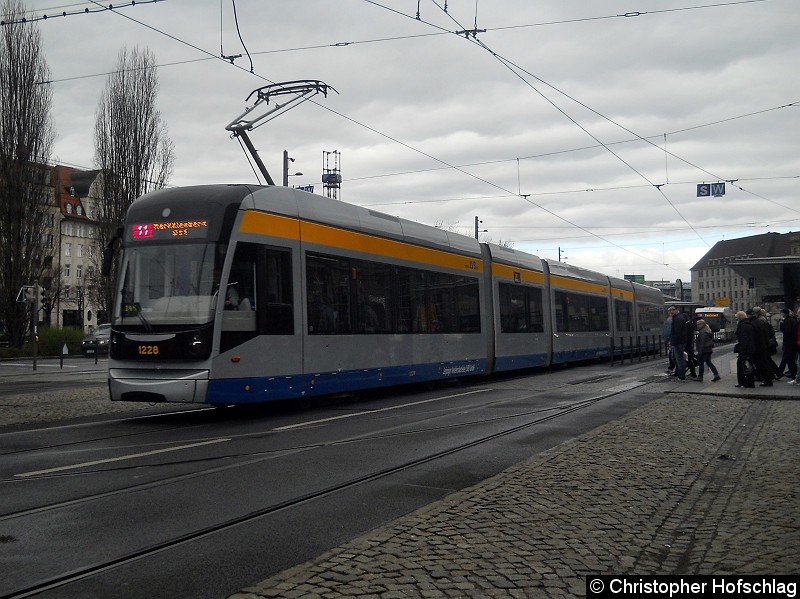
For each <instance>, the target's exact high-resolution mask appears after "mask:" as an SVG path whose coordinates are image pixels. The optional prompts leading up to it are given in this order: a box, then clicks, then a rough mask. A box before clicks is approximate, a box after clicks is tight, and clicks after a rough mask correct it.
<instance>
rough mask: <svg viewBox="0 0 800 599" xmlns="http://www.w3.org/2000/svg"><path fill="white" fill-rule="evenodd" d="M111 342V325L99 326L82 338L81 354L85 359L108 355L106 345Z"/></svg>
mask: <svg viewBox="0 0 800 599" xmlns="http://www.w3.org/2000/svg"><path fill="white" fill-rule="evenodd" d="M110 340H111V325H110V324H100V325H97V328H96V329H95V330H94V332H93V333H90V334H89V335H87V336H86V337H84V338H83V341H82V342H81V353H82V354H83V356H84V357H85V358H93V357H94V356H95V354H96V355H98V356H107V355H108V344H109V341H110Z"/></svg>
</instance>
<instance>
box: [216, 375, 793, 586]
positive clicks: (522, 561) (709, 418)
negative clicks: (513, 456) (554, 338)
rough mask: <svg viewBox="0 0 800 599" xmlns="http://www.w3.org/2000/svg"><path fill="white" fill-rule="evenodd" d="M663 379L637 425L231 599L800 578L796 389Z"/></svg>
mask: <svg viewBox="0 0 800 599" xmlns="http://www.w3.org/2000/svg"><path fill="white" fill-rule="evenodd" d="M734 384H735V380H733V379H732V378H731V376H730V375H728V376H727V377H725V378H724V379H723V381H720V382H718V383H714V384H712V385H708V384H707V383H706V384H705V385H704V386H702V387H701V386H700V385H698V384H696V383H690V382H686V383H677V382H673V381H668V382H665V383H664V384H659V385H657V386H658V387H661V388H662V389H661V390H660V391H658V393H659V395H660V397H659V398H657V399H655V400H654V401H652V402H651V403H649V404H648V405H646V406H644V407H643V408H641V409H639V410H637V411H635V412H632V413H630V414H628V415H627V416H625V417H623V418H621V419H619V420H617V421H614V422H611V423H609V424H607V425H604V426H602V427H600V428H597V429H595V430H594V431H591V432H589V433H587V434H586V435H584V436H582V437H580V438H578V439H576V440H575V441H573V442H570V443H567V444H564V445H560V446H558V447H556V448H553V449H552V450H550V451H547V452H545V453H542V454H540V455H538V456H536V457H534V458H533V459H531V460H529V461H527V462H524V463H521V464H519V465H517V466H514V467H512V468H510V469H508V470H506V471H504V472H502V473H501V474H499V475H497V476H495V477H493V478H491V479H489V480H487V481H484V482H483V483H481V484H479V485H477V486H475V487H472V488H470V489H467V490H464V491H461V492H457V493H454V494H453V495H451V496H449V497H447V498H446V499H444V500H443V501H441V502H437V503H434V504H431V505H429V506H426V507H424V508H422V509H420V510H418V511H416V512H414V513H412V514H410V515H408V516H405V517H402V518H400V519H398V520H396V521H394V522H392V523H390V524H389V525H387V526H385V527H383V528H381V529H378V530H375V531H373V532H371V533H368V534H366V535H364V536H362V537H360V538H357V539H355V540H354V541H352V542H350V543H347V544H345V545H343V546H341V547H338V548H336V549H334V550H332V551H330V552H328V553H326V554H323V555H322V556H320V557H319V558H317V559H315V560H312V561H310V562H308V563H304V564H301V565H299V566H296V567H294V568H291V569H289V570H287V571H284V572H282V573H280V574H278V575H276V576H275V577H273V578H270V579H269V580H266V581H264V582H262V583H261V584H258V585H256V586H253V587H251V588H247V589H245V590H243V591H241V592H240V593H237V594H235V595H232V596H231V599H261V598H265V597H286V598H292V597H303V598H305V599H313V598H339V597H360V598H380V599H395V598H401V597H421V598H436V597H512V598H513V597H575V596H578V597H579V596H584V595H585V578H584V577H585V576H587V575H590V574H626V573H627V574H638V575H644V574H712V573H713V574H798V573H800V510H798V506H799V505H800V492H799V491H800V460H798V455H797V450H798V447H800V402H798V401H781V400H780V399H776V398H780V397H784V398H785V399H787V400H790V399H800V393H798V391H800V390H797V389H796V388H795V387H794V386H790V385H780V384H779V383H776V385H775V388H774V390H773V389H755V390H753V389H747V390H743V391H745V392H747V393H748V395H747V396H737V393H738V391H739V390H737V389H735V388H734V387H733V385H734Z"/></svg>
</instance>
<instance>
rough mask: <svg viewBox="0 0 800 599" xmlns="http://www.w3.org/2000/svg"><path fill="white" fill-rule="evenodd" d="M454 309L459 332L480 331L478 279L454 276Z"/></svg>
mask: <svg viewBox="0 0 800 599" xmlns="http://www.w3.org/2000/svg"><path fill="white" fill-rule="evenodd" d="M454 289H455V293H456V310H457V314H458V316H457V318H458V329H457V330H458V332H459V333H480V332H481V305H480V291H479V287H478V280H477V279H473V278H470V277H456V280H455V284H454Z"/></svg>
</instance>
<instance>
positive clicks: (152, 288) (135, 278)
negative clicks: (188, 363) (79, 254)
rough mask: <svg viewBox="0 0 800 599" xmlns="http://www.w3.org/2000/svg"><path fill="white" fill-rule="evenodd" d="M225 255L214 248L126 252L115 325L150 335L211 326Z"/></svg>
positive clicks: (165, 246) (211, 245)
mask: <svg viewBox="0 0 800 599" xmlns="http://www.w3.org/2000/svg"><path fill="white" fill-rule="evenodd" d="M224 254H225V247H224V246H222V245H220V244H216V243H181V244H157V245H156V244H153V245H137V246H135V247H129V248H126V250H125V254H124V258H123V262H122V266H121V269H120V274H121V278H122V289H121V292H120V302H119V304H118V309H117V311H116V318H115V324H117V325H120V326H126V327H129V326H130V327H137V328H138V327H139V326H144V328H145V329H149V328H150V327H151V326H159V325H170V326H175V325H188V326H192V325H202V324H206V323H208V322H211V321H212V320H213V319H214V311H215V309H216V302H217V296H218V293H219V291H218V290H219V279H220V271H221V270H222V261H223V259H224Z"/></svg>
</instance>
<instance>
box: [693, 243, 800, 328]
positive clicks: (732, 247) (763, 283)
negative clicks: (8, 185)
mask: <svg viewBox="0 0 800 599" xmlns="http://www.w3.org/2000/svg"><path fill="white" fill-rule="evenodd" d="M691 272H692V297H693V298H694V300H695V301H696V302H698V303H700V304H702V305H706V306H728V307H730V308H731V309H732V310H733V311H734V312H736V311H738V310H743V311H746V310H749V309H750V308H752V307H753V306H755V305H759V306H762V307H764V308H765V309H767V311H770V312H779V311H780V309H781V308H783V307H784V306H785V305H786V307H789V308H796V307H797V304H798V301H800V297H798V290H800V233H797V232H792V233H764V234H762V235H753V236H751V237H742V238H740V239H731V240H725V241H719V242H717V243H716V244H715V245H714V247H712V248H711V249H710V250H709V251H708V252H707V253H706V255H705V256H703V257H702V258H701V259H700V260H699V261H698V262H697V264H695V265H694V266H693V267H692V268H691Z"/></svg>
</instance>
